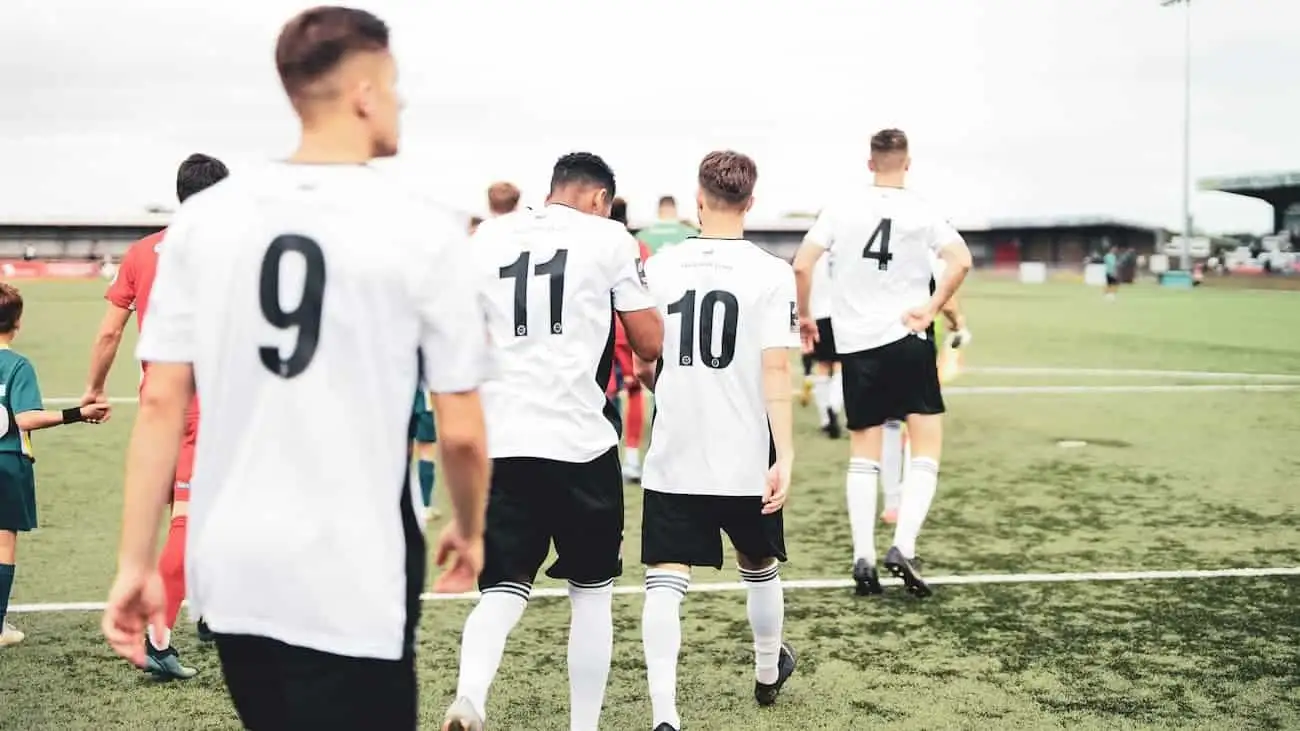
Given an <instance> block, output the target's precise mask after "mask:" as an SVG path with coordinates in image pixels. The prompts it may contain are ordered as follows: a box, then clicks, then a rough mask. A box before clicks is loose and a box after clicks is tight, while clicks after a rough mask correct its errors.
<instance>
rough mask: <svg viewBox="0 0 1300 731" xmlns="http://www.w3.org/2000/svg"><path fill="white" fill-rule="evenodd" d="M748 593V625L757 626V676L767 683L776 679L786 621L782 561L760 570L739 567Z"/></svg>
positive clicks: (769, 683)
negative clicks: (782, 632)
mask: <svg viewBox="0 0 1300 731" xmlns="http://www.w3.org/2000/svg"><path fill="white" fill-rule="evenodd" d="M740 579H741V581H743V582H744V583H745V588H746V589H747V590H748V593H749V601H748V602H747V607H746V608H747V609H748V610H749V626H750V628H751V629H753V630H754V677H755V678H757V679H758V682H760V683H763V684H764V685H771V684H772V683H775V682H776V678H777V673H778V671H779V667H778V665H777V663H779V662H780V660H781V629H782V625H784V624H785V592H784V590H783V589H782V588H781V564H780V562H778V561H776V560H775V559H774V560H773V561H772V565H771V566H768V567H767V568H765V569H758V570H757V571H748V570H746V569H741V570H740Z"/></svg>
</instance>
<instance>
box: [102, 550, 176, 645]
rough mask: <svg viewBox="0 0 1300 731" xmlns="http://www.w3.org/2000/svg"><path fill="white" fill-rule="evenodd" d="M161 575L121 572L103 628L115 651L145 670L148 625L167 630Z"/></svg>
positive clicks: (152, 570) (146, 570)
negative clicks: (145, 641)
mask: <svg viewBox="0 0 1300 731" xmlns="http://www.w3.org/2000/svg"><path fill="white" fill-rule="evenodd" d="M163 598H164V590H163V583H162V576H161V575H160V574H159V573H158V570H157V569H156V568H141V569H125V568H122V569H119V570H118V572H117V579H116V580H115V581H114V582H113V588H112V589H111V590H109V592H108V606H107V607H105V608H104V618H103V620H102V621H101V622H100V628H101V629H102V630H103V631H104V637H105V638H107V639H108V644H109V646H110V647H112V648H113V652H116V653H117V654H118V655H121V656H122V657H124V658H126V659H127V660H130V661H131V662H132V663H133V664H134V665H136V666H137V667H144V663H145V653H144V637H145V630H146V629H147V628H148V627H149V625H151V624H152V625H154V626H156V627H166V626H167V617H166V614H165V613H164V611H163V604H164V601H163Z"/></svg>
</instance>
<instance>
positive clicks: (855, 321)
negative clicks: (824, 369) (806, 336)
mask: <svg viewBox="0 0 1300 731" xmlns="http://www.w3.org/2000/svg"><path fill="white" fill-rule="evenodd" d="M808 240H809V241H812V242H813V243H816V244H818V245H819V246H822V247H824V248H825V249H827V253H825V254H823V256H830V257H833V261H834V265H833V266H832V267H831V292H832V294H831V321H832V322H834V323H835V347H836V350H838V351H839V352H840V353H856V352H858V351H862V350H870V349H872V348H878V347H880V346H882V345H888V344H889V343H892V342H894V341H896V340H901V339H902V338H903V337H905V336H906V335H907V334H908V329H907V327H906V326H905V325H904V324H903V316H904V315H905V314H906V313H907V311H908V310H910V309H912V308H914V307H920V306H921V305H924V304H925V303H926V301H928V300H929V299H930V279H931V277H932V276H934V269H933V266H932V264H931V262H932V261H933V259H934V256H935V254H936V253H937V252H938V251H939V250H940V249H942V248H943V247H944V246H946V245H948V244H951V243H954V242H958V241H961V234H959V233H957V230H956V229H954V228H953V227H952V226H951V225H950V224H949V223H948V222H947V221H946V220H945V219H944V218H943V217H942V216H940V215H939V214H938V213H937V212H935V211H934V209H933V208H931V207H930V205H929V204H928V203H927V202H926V201H925V200H923V199H922V198H921V197H919V196H917V195H916V194H915V193H913V192H911V191H910V190H907V189H905V188H888V187H883V186H871V187H869V188H867V189H866V190H865V191H863V192H861V193H859V195H858V196H857V197H856V198H853V199H851V200H848V201H845V202H844V203H841V204H836V205H831V206H828V207H827V208H826V209H824V210H823V211H822V212H821V214H820V215H819V216H817V222H816V223H814V224H813V227H812V229H811V230H810V231H809V232H808Z"/></svg>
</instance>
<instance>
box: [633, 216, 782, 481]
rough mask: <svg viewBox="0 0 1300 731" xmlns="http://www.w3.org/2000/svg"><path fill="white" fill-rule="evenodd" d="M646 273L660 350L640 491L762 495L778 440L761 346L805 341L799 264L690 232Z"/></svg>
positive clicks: (654, 259) (664, 251)
mask: <svg viewBox="0 0 1300 731" xmlns="http://www.w3.org/2000/svg"><path fill="white" fill-rule="evenodd" d="M646 279H647V280H648V281H649V283H650V290H651V292H652V293H653V294H654V296H655V300H656V302H657V303H658V306H659V308H660V311H661V312H662V313H663V315H664V351H663V359H662V361H661V362H660V365H659V375H658V378H657V379H656V381H655V392H654V393H655V418H654V434H653V436H652V438H651V440H650V451H649V452H648V453H647V454H646V459H645V470H644V472H643V473H642V476H641V485H642V487H644V488H645V489H647V490H652V491H655V492H665V493H685V494H691V495H723V496H731V497H746V496H749V497H753V496H762V495H763V488H764V485H765V480H766V475H767V470H768V467H769V465H770V462H769V457H770V454H771V439H772V437H771V433H770V431H769V429H768V423H767V404H766V401H765V400H764V397H763V351H764V350H767V349H769V348H781V349H789V348H798V347H799V320H798V316H797V312H796V309H795V287H794V272H793V270H791V268H790V265H789V264H787V263H786V262H785V261H783V260H781V259H779V258H777V257H775V256H773V255H771V254H769V253H767V252H766V251H763V250H762V249H760V248H758V247H757V246H755V245H754V244H752V243H750V242H748V241H745V240H743V239H709V238H691V239H687V240H686V241H684V242H682V243H681V244H678V245H677V246H674V247H671V248H665V249H662V250H660V251H659V253H657V254H655V255H654V256H652V257H650V259H649V260H648V261H647V262H646Z"/></svg>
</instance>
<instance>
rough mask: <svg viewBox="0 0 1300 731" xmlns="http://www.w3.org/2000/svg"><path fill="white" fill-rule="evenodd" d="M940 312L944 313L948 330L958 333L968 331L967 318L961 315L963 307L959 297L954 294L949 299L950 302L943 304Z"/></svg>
mask: <svg viewBox="0 0 1300 731" xmlns="http://www.w3.org/2000/svg"><path fill="white" fill-rule="evenodd" d="M936 287H937V285H936ZM936 291H937V289H936ZM939 311H940V312H941V313H943V317H944V319H945V320H947V321H948V329H949V330H950V331H952V332H957V331H958V330H965V329H966V316H965V315H963V314H962V313H961V305H960V303H959V302H958V301H957V295H955V294H954V295H953V296H951V297H949V298H948V301H947V302H945V303H943V307H942V308H941V309H940V310H939Z"/></svg>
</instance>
